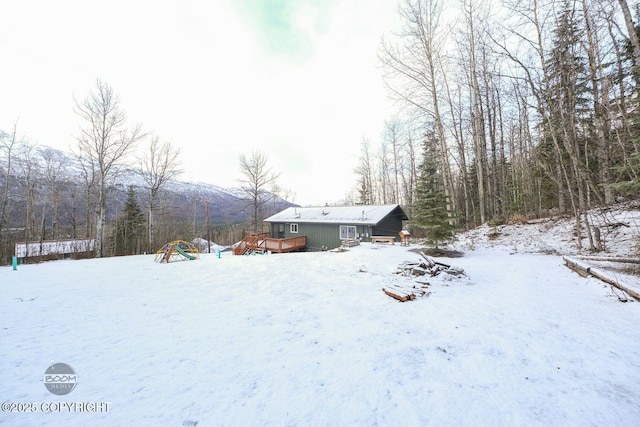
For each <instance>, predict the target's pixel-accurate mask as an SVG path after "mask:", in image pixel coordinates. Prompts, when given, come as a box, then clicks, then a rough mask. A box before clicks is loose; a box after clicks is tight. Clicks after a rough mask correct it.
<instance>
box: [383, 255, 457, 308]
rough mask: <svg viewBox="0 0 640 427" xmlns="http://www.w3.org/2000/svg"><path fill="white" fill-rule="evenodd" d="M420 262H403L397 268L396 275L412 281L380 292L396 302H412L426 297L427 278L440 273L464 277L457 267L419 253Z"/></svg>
mask: <svg viewBox="0 0 640 427" xmlns="http://www.w3.org/2000/svg"><path fill="white" fill-rule="evenodd" d="M420 256H421V257H422V260H421V261H416V262H409V261H407V262H404V263H402V264H400V265H399V266H398V270H397V271H396V274H399V275H401V276H405V277H411V278H413V279H414V280H413V281H411V282H405V283H402V284H401V283H394V284H391V285H389V287H387V288H382V292H384V293H385V294H387V295H388V296H390V297H391V298H395V299H397V300H398V301H402V302H406V301H413V300H415V299H416V298H417V297H427V296H429V294H430V292H429V291H428V288H429V286H431V283H429V281H428V278H429V277H434V276H437V275H439V274H440V273H446V274H451V275H454V276H459V275H464V270H462V269H461V268H458V267H452V266H450V265H448V264H444V263H442V262H439V261H436V260H434V259H433V258H431V257H430V256H427V255H426V254H425V253H424V252H420Z"/></svg>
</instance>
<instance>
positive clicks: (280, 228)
mask: <svg viewBox="0 0 640 427" xmlns="http://www.w3.org/2000/svg"><path fill="white" fill-rule="evenodd" d="M276 238H277V239H284V224H278V235H277V236H276Z"/></svg>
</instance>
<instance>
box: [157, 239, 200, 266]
mask: <svg viewBox="0 0 640 427" xmlns="http://www.w3.org/2000/svg"><path fill="white" fill-rule="evenodd" d="M198 258H200V251H199V250H198V248H197V247H195V246H194V245H193V244H191V243H189V242H185V241H184V240H174V241H173V242H169V243H167V244H166V245H164V246H163V247H162V248H160V249H158V251H157V252H156V256H155V258H154V259H153V261H154V262H156V261H160V263H163V262H171V261H184V260H185V259H188V260H190V261H192V260H194V259H198Z"/></svg>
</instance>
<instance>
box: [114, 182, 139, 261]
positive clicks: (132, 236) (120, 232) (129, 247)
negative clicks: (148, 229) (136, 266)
mask: <svg viewBox="0 0 640 427" xmlns="http://www.w3.org/2000/svg"><path fill="white" fill-rule="evenodd" d="M144 238H145V230H144V214H143V213H142V209H140V205H139V204H138V200H137V198H136V192H135V190H134V189H133V186H131V185H130V186H129V190H128V191H127V201H126V202H125V205H124V211H123V213H122V215H121V216H120V217H119V218H118V219H117V220H116V239H115V241H116V255H134V254H137V253H140V249H141V246H142V242H144Z"/></svg>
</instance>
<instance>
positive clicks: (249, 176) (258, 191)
mask: <svg viewBox="0 0 640 427" xmlns="http://www.w3.org/2000/svg"><path fill="white" fill-rule="evenodd" d="M240 172H241V174H242V178H240V180H239V181H240V183H241V185H242V190H243V191H244V193H245V194H246V196H247V199H248V201H249V208H250V209H251V210H250V221H251V232H252V233H259V232H260V231H262V220H263V219H264V218H262V208H263V206H264V205H265V203H267V202H268V201H269V198H270V196H269V191H268V190H269V189H270V188H271V187H273V185H274V184H275V182H276V181H277V179H278V177H279V176H280V174H279V173H275V172H273V170H272V169H271V167H270V166H269V165H268V157H267V155H266V154H265V153H263V152H262V151H253V152H252V153H251V155H250V156H249V157H247V156H246V155H244V154H241V155H240Z"/></svg>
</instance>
